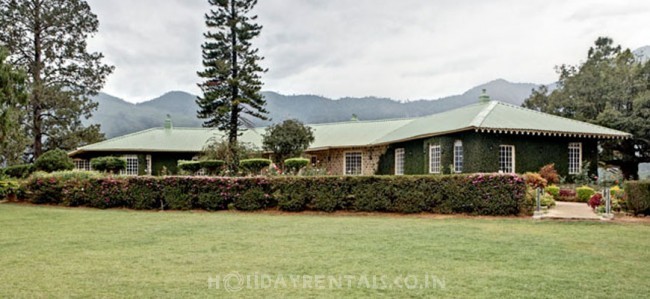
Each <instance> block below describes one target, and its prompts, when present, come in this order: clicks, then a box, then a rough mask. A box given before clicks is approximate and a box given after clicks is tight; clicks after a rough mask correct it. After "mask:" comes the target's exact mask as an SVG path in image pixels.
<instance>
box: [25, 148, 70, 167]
mask: <svg viewBox="0 0 650 299" xmlns="http://www.w3.org/2000/svg"><path fill="white" fill-rule="evenodd" d="M34 167H35V168H36V170H39V171H45V172H55V171H61V170H72V169H74V162H73V161H72V159H71V158H70V157H68V154H67V153H66V152H65V151H63V150H60V149H55V150H51V151H48V152H46V153H44V154H43V155H41V156H40V157H38V158H37V159H36V161H35V162H34Z"/></svg>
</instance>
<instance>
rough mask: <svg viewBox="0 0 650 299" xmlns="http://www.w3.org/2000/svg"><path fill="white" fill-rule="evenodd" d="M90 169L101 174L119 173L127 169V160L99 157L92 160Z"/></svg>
mask: <svg viewBox="0 0 650 299" xmlns="http://www.w3.org/2000/svg"><path fill="white" fill-rule="evenodd" d="M90 167H92V169H94V170H97V171H100V172H110V173H119V172H120V171H122V170H124V169H126V160H124V159H122V158H118V157H110V156H109V157H98V158H93V159H90Z"/></svg>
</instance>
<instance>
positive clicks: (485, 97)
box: [478, 88, 490, 103]
mask: <svg viewBox="0 0 650 299" xmlns="http://www.w3.org/2000/svg"><path fill="white" fill-rule="evenodd" d="M489 101H490V96H489V95H488V94H487V90H486V89H485V88H483V90H482V91H481V95H480V96H479V97H478V102H479V103H487V102H489Z"/></svg>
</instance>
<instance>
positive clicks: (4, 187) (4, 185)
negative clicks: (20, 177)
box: [0, 179, 21, 199]
mask: <svg viewBox="0 0 650 299" xmlns="http://www.w3.org/2000/svg"><path fill="white" fill-rule="evenodd" d="M20 189H21V188H20V183H19V182H18V181H17V180H14V179H9V180H0V199H4V198H7V197H9V196H12V195H13V196H18V195H20V194H19V193H21V192H20Z"/></svg>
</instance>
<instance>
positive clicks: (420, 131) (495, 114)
mask: <svg viewBox="0 0 650 299" xmlns="http://www.w3.org/2000/svg"><path fill="white" fill-rule="evenodd" d="M310 126H311V127H312V129H313V130H314V137H315V141H314V143H313V144H312V145H311V147H310V148H309V150H310V151H315V150H321V149H327V148H350V147H366V146H374V145H384V144H389V143H394V142H399V141H406V140H413V139H418V138H424V137H429V136H437V135H444V134H448V133H452V132H460V131H469V130H474V131H477V132H486V133H507V134H519V135H542V136H567V137H586V138H598V139H611V138H630V137H631V136H632V135H631V134H628V133H625V132H621V131H617V130H612V129H609V128H605V127H602V126H597V125H592V124H589V123H585V122H580V121H576V120H572V119H567V118H563V117H558V116H554V115H550V114H546V113H541V112H537V111H534V110H529V109H525V108H522V107H517V106H514V105H510V104H506V103H502V102H497V101H483V102H480V103H477V104H474V105H469V106H465V107H462V108H458V109H455V110H451V111H447V112H442V113H438V114H433V115H430V116H425V117H418V118H409V119H395V120H377V121H350V122H341V123H331V124H315V125H310ZM263 133H264V128H256V129H251V130H246V131H245V132H244V133H243V135H242V136H241V137H240V140H241V141H243V142H250V143H253V144H255V145H257V146H260V147H261V144H262V134H263ZM221 137H223V133H222V132H219V131H217V130H215V129H206V128H167V129H165V128H154V129H149V130H144V131H140V132H136V133H133V134H128V135H124V136H121V137H116V138H112V139H108V140H106V141H103V142H99V143H95V144H91V145H87V146H84V147H80V148H78V149H77V150H76V151H74V152H72V153H71V155H74V154H77V153H82V152H111V151H120V152H125V151H130V152H199V151H201V149H202V148H203V146H204V145H205V144H206V142H207V141H208V140H209V139H210V138H221Z"/></svg>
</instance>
